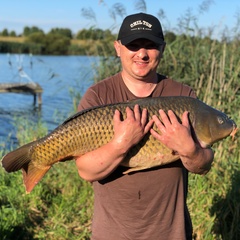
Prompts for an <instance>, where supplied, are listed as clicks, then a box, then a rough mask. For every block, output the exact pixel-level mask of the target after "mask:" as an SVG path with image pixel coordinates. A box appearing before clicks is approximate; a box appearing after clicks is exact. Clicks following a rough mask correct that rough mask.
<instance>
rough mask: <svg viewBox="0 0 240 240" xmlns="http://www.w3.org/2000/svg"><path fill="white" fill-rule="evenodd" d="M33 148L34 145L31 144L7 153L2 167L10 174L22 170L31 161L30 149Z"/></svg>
mask: <svg viewBox="0 0 240 240" xmlns="http://www.w3.org/2000/svg"><path fill="white" fill-rule="evenodd" d="M31 146H32V143H29V144H26V145H24V146H22V147H20V148H17V149H16V150H14V151H12V152H10V153H7V154H6V155H5V156H4V157H3V158H2V167H3V168H4V169H5V170H6V171H7V172H9V173H10V172H16V171H18V170H20V169H21V168H23V166H24V165H28V164H29V162H30V161H31V158H30V156H29V149H30V147H31Z"/></svg>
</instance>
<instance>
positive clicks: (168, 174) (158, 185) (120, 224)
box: [78, 73, 196, 240]
mask: <svg viewBox="0 0 240 240" xmlns="http://www.w3.org/2000/svg"><path fill="white" fill-rule="evenodd" d="M158 79H159V82H158V84H157V86H156V88H155V89H154V90H153V92H152V94H151V96H149V97H158V96H192V97H196V96H195V93H194V91H193V90H192V89H191V88H190V87H189V86H186V85H184V84H182V83H178V82H176V81H174V80H172V79H168V78H166V77H165V76H162V75H158ZM136 98H137V97H136V96H134V95H133V93H132V92H130V91H129V89H128V88H127V87H126V85H125V84H124V82H123V80H122V77H121V74H120V73H118V74H116V75H114V76H112V77H109V78H107V79H105V80H102V81H100V82H99V83H97V84H95V85H93V86H91V87H90V88H89V89H88V90H87V91H86V93H85V95H84V96H83V98H82V99H81V101H80V103H79V108H78V110H79V111H80V110H83V109H86V108H90V107H93V106H99V105H104V104H109V103H117V102H123V101H128V100H132V99H136ZM124 170H125V168H124V167H122V166H119V167H118V168H117V169H116V170H115V171H114V172H113V173H112V174H110V175H109V176H108V177H106V178H105V179H103V180H101V181H95V182H93V189H94V213H93V221H92V240H126V239H129V240H148V239H151V240H161V239H163V240H168V239H169V240H173V239H174V240H177V239H181V240H183V239H191V235H192V224H191V220H190V216H189V212H188V209H187V205H186V196H187V181H188V172H187V170H186V169H185V168H184V167H183V165H182V163H181V161H180V160H178V161H176V162H174V163H171V164H168V165H165V166H162V167H156V168H152V169H148V170H143V171H138V172H134V173H131V174H128V175H123V174H122V172H123V171H124Z"/></svg>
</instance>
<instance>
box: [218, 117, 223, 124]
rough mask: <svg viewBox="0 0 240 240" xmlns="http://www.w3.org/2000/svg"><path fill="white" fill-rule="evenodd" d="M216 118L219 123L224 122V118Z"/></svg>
mask: <svg viewBox="0 0 240 240" xmlns="http://www.w3.org/2000/svg"><path fill="white" fill-rule="evenodd" d="M217 120H218V122H219V124H223V123H224V119H223V118H222V117H219V116H218V117H217Z"/></svg>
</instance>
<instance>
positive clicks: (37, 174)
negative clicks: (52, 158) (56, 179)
mask: <svg viewBox="0 0 240 240" xmlns="http://www.w3.org/2000/svg"><path fill="white" fill-rule="evenodd" d="M50 168H51V167H50V166H47V167H45V168H37V167H35V166H34V165H33V164H32V163H31V162H30V163H29V164H26V165H24V166H23V168H22V173H23V182H24V185H25V188H26V192H27V193H30V192H31V191H32V190H33V188H34V187H35V186H36V185H37V184H38V182H39V181H40V180H41V179H42V178H43V176H44V175H45V174H46V173H47V171H48V170H49V169H50Z"/></svg>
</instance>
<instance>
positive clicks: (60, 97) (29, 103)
mask: <svg viewBox="0 0 240 240" xmlns="http://www.w3.org/2000/svg"><path fill="white" fill-rule="evenodd" d="M97 62H98V58H97V57H88V56H31V55H14V54H11V55H8V54H0V83H8V82H9V83H11V82H29V81H34V82H37V83H39V84H40V85H41V87H42V88H43V94H42V107H41V110H39V109H38V108H37V107H36V106H34V105H33V96H32V95H23V94H16V93H0V143H1V142H5V144H6V141H9V142H16V141H17V140H16V137H15V127H14V118H15V116H23V117H33V118H35V119H36V120H37V119H39V118H41V119H42V121H43V122H44V123H45V124H46V125H47V127H48V129H49V131H51V130H53V129H54V128H55V127H56V126H57V125H59V123H61V122H62V121H63V120H64V119H65V118H67V117H68V116H69V115H70V114H71V113H73V101H72V96H71V94H70V90H71V89H72V90H73V91H74V92H75V93H76V92H79V94H81V95H83V94H84V92H85V91H86V89H87V88H88V87H89V86H90V85H91V84H92V83H93V75H94V70H93V67H92V66H93V64H97ZM19 69H22V72H21V73H22V76H20V75H19V72H20V71H19ZM24 74H26V76H24ZM0 148H1V146H0Z"/></svg>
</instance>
